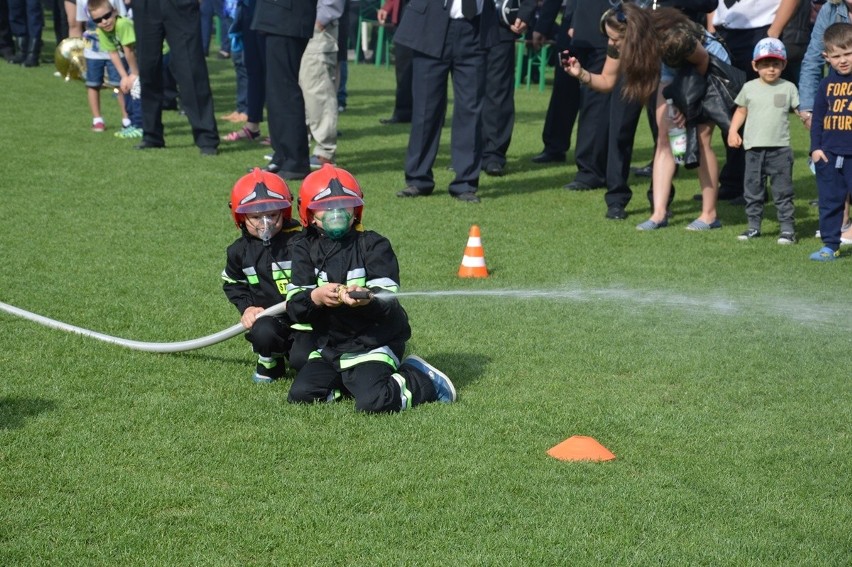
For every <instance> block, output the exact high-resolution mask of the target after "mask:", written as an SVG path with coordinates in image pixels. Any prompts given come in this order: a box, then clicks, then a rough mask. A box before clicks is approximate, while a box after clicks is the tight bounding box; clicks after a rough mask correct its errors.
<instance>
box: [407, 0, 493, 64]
mask: <svg viewBox="0 0 852 567" xmlns="http://www.w3.org/2000/svg"><path fill="white" fill-rule="evenodd" d="M451 2H452V0H411V2H409V3H408V7H407V8H406V9H405V13H404V14H403V15H402V21H400V22H399V27H398V28H397V30H396V33H395V34H394V36H393V38H394V39H393V40H394V43H398V44H399V45H402V46H405V47H409V48H411V49H413V50H415V51H419V52H421V53H425V54H426V55H429V56H430V57H441V54H442V53H443V51H444V40H445V39H446V37H447V29H448V28H449V27H450V4H451ZM479 26H480V27H479V32H480V33H479V47H481V48H482V49H490V48H491V47H494V45H496V44H497V41H498V40H499V37H498V29H497V10H496V9H495V8H494V2H493V0H484V2H483V3H482V13H481V14H480V16H479Z"/></svg>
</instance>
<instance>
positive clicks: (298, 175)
mask: <svg viewBox="0 0 852 567" xmlns="http://www.w3.org/2000/svg"><path fill="white" fill-rule="evenodd" d="M275 173H277V174H278V177H280V178H281V179H283V180H284V181H300V180H302V179H304V178H305V177H307V176H308V174H309V173H310V171H281V170H278V171H276V172H275Z"/></svg>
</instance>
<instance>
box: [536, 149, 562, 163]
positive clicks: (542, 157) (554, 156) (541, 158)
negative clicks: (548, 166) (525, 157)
mask: <svg viewBox="0 0 852 567" xmlns="http://www.w3.org/2000/svg"><path fill="white" fill-rule="evenodd" d="M530 161H531V162H533V163H557V162H563V161H565V154H559V153H555V152H549V151H547V150H544V151H543V152H541V153H540V154H537V155H534V156H533V157H532V159H531V160H530Z"/></svg>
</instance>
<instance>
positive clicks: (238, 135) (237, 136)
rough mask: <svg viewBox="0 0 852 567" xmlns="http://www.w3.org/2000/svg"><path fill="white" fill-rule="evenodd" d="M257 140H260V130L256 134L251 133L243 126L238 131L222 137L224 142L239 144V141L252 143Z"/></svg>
mask: <svg viewBox="0 0 852 567" xmlns="http://www.w3.org/2000/svg"><path fill="white" fill-rule="evenodd" d="M258 138H260V130H258V131H257V132H252V131H251V130H249V129H248V126H243V127H242V128H240V129H239V130H235V131H234V132H231V133H230V134H228V135H227V136H222V140H224V141H226V142H239V141H240V140H246V141H249V142H253V141H254V140H257V139H258Z"/></svg>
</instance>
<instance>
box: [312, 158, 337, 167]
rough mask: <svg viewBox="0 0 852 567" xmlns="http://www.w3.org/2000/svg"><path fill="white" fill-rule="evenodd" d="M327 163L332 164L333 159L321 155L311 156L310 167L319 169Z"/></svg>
mask: <svg viewBox="0 0 852 567" xmlns="http://www.w3.org/2000/svg"><path fill="white" fill-rule="evenodd" d="M327 163H330V164H331V165H334V160H333V159H328V158H325V157H322V156H311V169H319V168H321V167H322V166H324V165H325V164H327Z"/></svg>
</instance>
